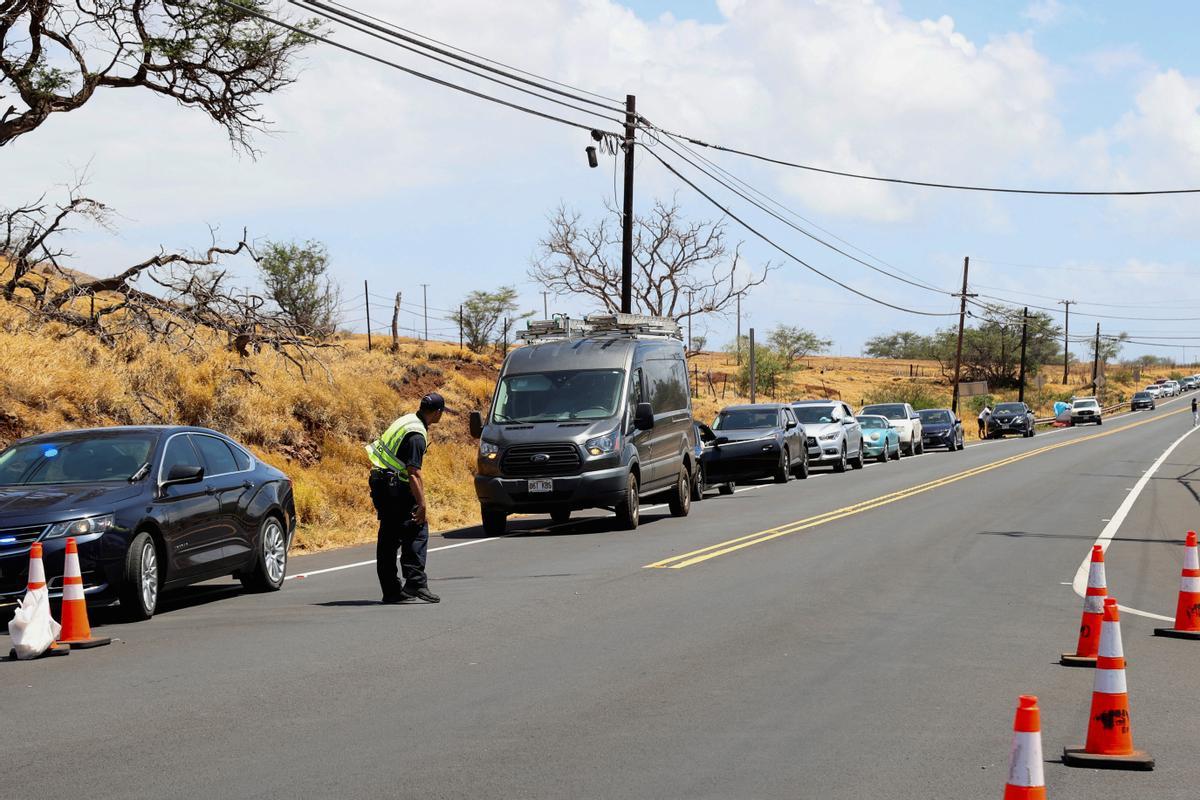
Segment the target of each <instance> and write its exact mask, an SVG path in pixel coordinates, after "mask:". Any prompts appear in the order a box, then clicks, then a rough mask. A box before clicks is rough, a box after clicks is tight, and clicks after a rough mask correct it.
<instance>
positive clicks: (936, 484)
mask: <svg viewBox="0 0 1200 800" xmlns="http://www.w3.org/2000/svg"><path fill="white" fill-rule="evenodd" d="M1185 411H1189V409H1186V408H1181V409H1179V410H1178V411H1172V412H1169V413H1167V414H1163V415H1162V416H1160V417H1152V418H1150V419H1143V420H1139V421H1138V422H1132V423H1130V424H1128V425H1123V426H1121V427H1119V428H1113V429H1112V430H1107V431H1103V432H1101V433H1093V434H1089V435H1087V436H1080V437H1079V438H1077V439H1068V440H1066V441H1064V442H1058V443H1056V444H1051V445H1046V446H1045V447H1039V448H1038V449H1036V450H1030V451H1029V452H1027V453H1018V454H1016V455H1013V456H1009V457H1008V458H1003V459H1001V460H999V461H993V462H991V463H989V464H983V465H981V466H978V467H972V468H971V469H967V470H963V471H962V472H958V473H955V474H953V475H947V476H945V477H942V478H936V479H934V480H932V481H928V482H926V483H921V484H918V485H916V486H911V487H909V488H907V489H900V490H898V491H895V492H890V493H888V494H885V495H881V496H879V497H875V498H872V499H870V500H863V501H861V502H858V503H854V504H853V505H849V506H845V507H843V508H838V509H834V510H833V511H827V512H825V513H823V514H817V515H816V516H812V517H807V518H806V519H801V520H796V521H795V522H789V523H786V524H784V525H778V526H776V527H774V528H767V529H766V530H762V531H758V532H757V533H750V534H746V535H745V536H739V537H737V538H736V539H729V540H727V541H724V542H718V543H717V544H713V545H709V546H708V547H702V548H700V549H699V550H692V551H690V552H687V553H681V554H680V555H677V556H671V557H670V558H665V559H663V560H662V561H656V562H654V563H653V564H646V565H645V567H644V569H683V568H684V567H690V566H692V565H693V564H699V563H700V562H702V561H708V560H709V559H711V558H716V557H717V556H723V555H728V554H729V553H734V552H737V551H738V550H742V549H744V548H746V547H750V546H752V545H756V544H761V543H763V542H769V541H771V540H772V539H778V538H779V537H781V536H787V535H788V534H792V533H798V532H799V531H803V530H808V529H809V528H815V527H817V526H818V525H824V524H825V523H827V522H834V521H835V520H839V519H844V518H846V517H850V516H854V515H855V514H862V513H864V512H866V511H871V510H873V509H876V508H880V507H881V506H886V505H890V504H891V503H895V502H898V501H900V500H904V499H907V498H909V497H914V496H916V495H918V494H922V493H924V492H928V491H931V490H933V489H938V488H940V487H942V486H947V485H949V484H951V483H956V482H958V481H961V480H964V479H966V478H973V477H975V476H976V475H982V474H983V473H985V472H990V471H992V470H994V469H999V468H1001V467H1006V466H1008V465H1009V464H1015V463H1016V462H1018V461H1024V460H1025V459H1027V458H1033V457H1034V456H1037V455H1041V454H1043V453H1049V452H1050V451H1052V450H1058V449H1059V448H1062V447H1070V446H1071V445H1076V444H1080V443H1082V442H1089V441H1092V440H1093V439H1102V438H1104V437H1105V436H1113V435H1115V434H1118V433H1121V432H1122V431H1127V430H1129V429H1130V428H1137V427H1139V426H1141V425H1148V424H1150V423H1152V422H1158V421H1159V420H1163V419H1166V418H1167V417H1170V416H1173V415H1175V414H1182V413H1184V412H1185Z"/></svg>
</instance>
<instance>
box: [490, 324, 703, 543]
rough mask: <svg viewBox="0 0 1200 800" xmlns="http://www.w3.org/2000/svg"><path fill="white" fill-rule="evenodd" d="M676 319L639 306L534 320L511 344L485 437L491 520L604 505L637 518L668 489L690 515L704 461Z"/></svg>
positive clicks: (560, 515)
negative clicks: (522, 342)
mask: <svg viewBox="0 0 1200 800" xmlns="http://www.w3.org/2000/svg"><path fill="white" fill-rule="evenodd" d="M678 332H679V326H678V325H676V324H675V323H674V322H673V321H672V320H663V319H658V318H655V317H645V316H641V315H636V314H605V315H592V316H590V317H588V318H587V319H586V320H585V324H583V325H580V324H579V321H578V320H576V321H574V323H572V321H569V320H564V321H553V322H537V323H531V324H530V329H529V330H527V331H526V332H525V334H524V338H525V339H526V341H528V342H529V345H528V346H526V347H519V348H517V349H515V350H513V351H512V352H510V353H509V354H508V358H506V359H505V360H504V366H503V367H502V368H501V370H500V377H499V380H498V382H497V384H496V393H495V395H494V397H493V400H492V407H491V410H490V411H489V412H488V414H487V417H486V419H485V418H484V416H483V415H482V414H481V413H480V412H478V411H475V412H472V413H471V433H472V434H473V435H474V436H476V437H477V438H479V440H480V441H479V457H478V462H477V467H476V475H475V494H476V496H477V497H478V498H479V510H480V516H481V517H482V520H483V528H484V530H485V531H486V532H487V534H488V535H489V536H498V535H501V534H502V533H504V530H505V527H506V524H507V517H508V515H509V514H512V513H522V514H530V513H532V514H538V513H541V514H550V516H551V517H552V518H553V519H554V520H555V521H556V522H565V521H567V520H568V519H570V516H571V512H572V511H574V510H577V509H585V508H608V509H612V510H613V511H615V512H616V515H617V522H618V525H619V526H620V527H622V528H624V529H627V530H632V529H633V528H636V527H637V526H638V522H639V515H640V511H639V507H640V501H641V499H642V498H643V497H646V496H647V495H651V494H664V495H665V496H666V500H667V503H668V505H669V506H670V509H671V513H672V514H673V515H675V516H677V517H682V516H686V515H687V513H688V511H689V510H690V508H691V502H692V491H691V490H692V485H693V482H694V480H695V477H696V474H697V470H698V469H699V464H698V460H697V458H696V441H697V440H696V430H695V426H694V424H693V421H692V405H691V391H690V389H689V387H688V375H687V364H686V362H685V361H684V352H683V342H682V340H681V339H680V338H679V335H678Z"/></svg>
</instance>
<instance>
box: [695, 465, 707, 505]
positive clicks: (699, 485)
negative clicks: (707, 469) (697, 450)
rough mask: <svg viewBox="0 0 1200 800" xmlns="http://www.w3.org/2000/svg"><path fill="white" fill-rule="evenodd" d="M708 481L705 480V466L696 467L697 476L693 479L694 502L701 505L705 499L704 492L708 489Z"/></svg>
mask: <svg viewBox="0 0 1200 800" xmlns="http://www.w3.org/2000/svg"><path fill="white" fill-rule="evenodd" d="M707 488H708V486H707V481H706V480H705V478H704V465H703V464H697V465H696V476H695V478H693V479H692V502H693V503H699V502H700V501H701V500H703V499H704V490H705V489H707Z"/></svg>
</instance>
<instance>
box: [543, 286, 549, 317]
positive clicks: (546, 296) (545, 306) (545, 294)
mask: <svg viewBox="0 0 1200 800" xmlns="http://www.w3.org/2000/svg"><path fill="white" fill-rule="evenodd" d="M549 295H550V293H549V292H545V291H544V292H542V319H550V299H549Z"/></svg>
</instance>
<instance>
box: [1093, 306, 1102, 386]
mask: <svg viewBox="0 0 1200 800" xmlns="http://www.w3.org/2000/svg"><path fill="white" fill-rule="evenodd" d="M1099 375H1100V323H1099V322H1097V323H1096V344H1095V352H1094V353H1093V354H1092V394H1093V395H1094V394H1096V378H1097V377H1098V376H1099Z"/></svg>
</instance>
